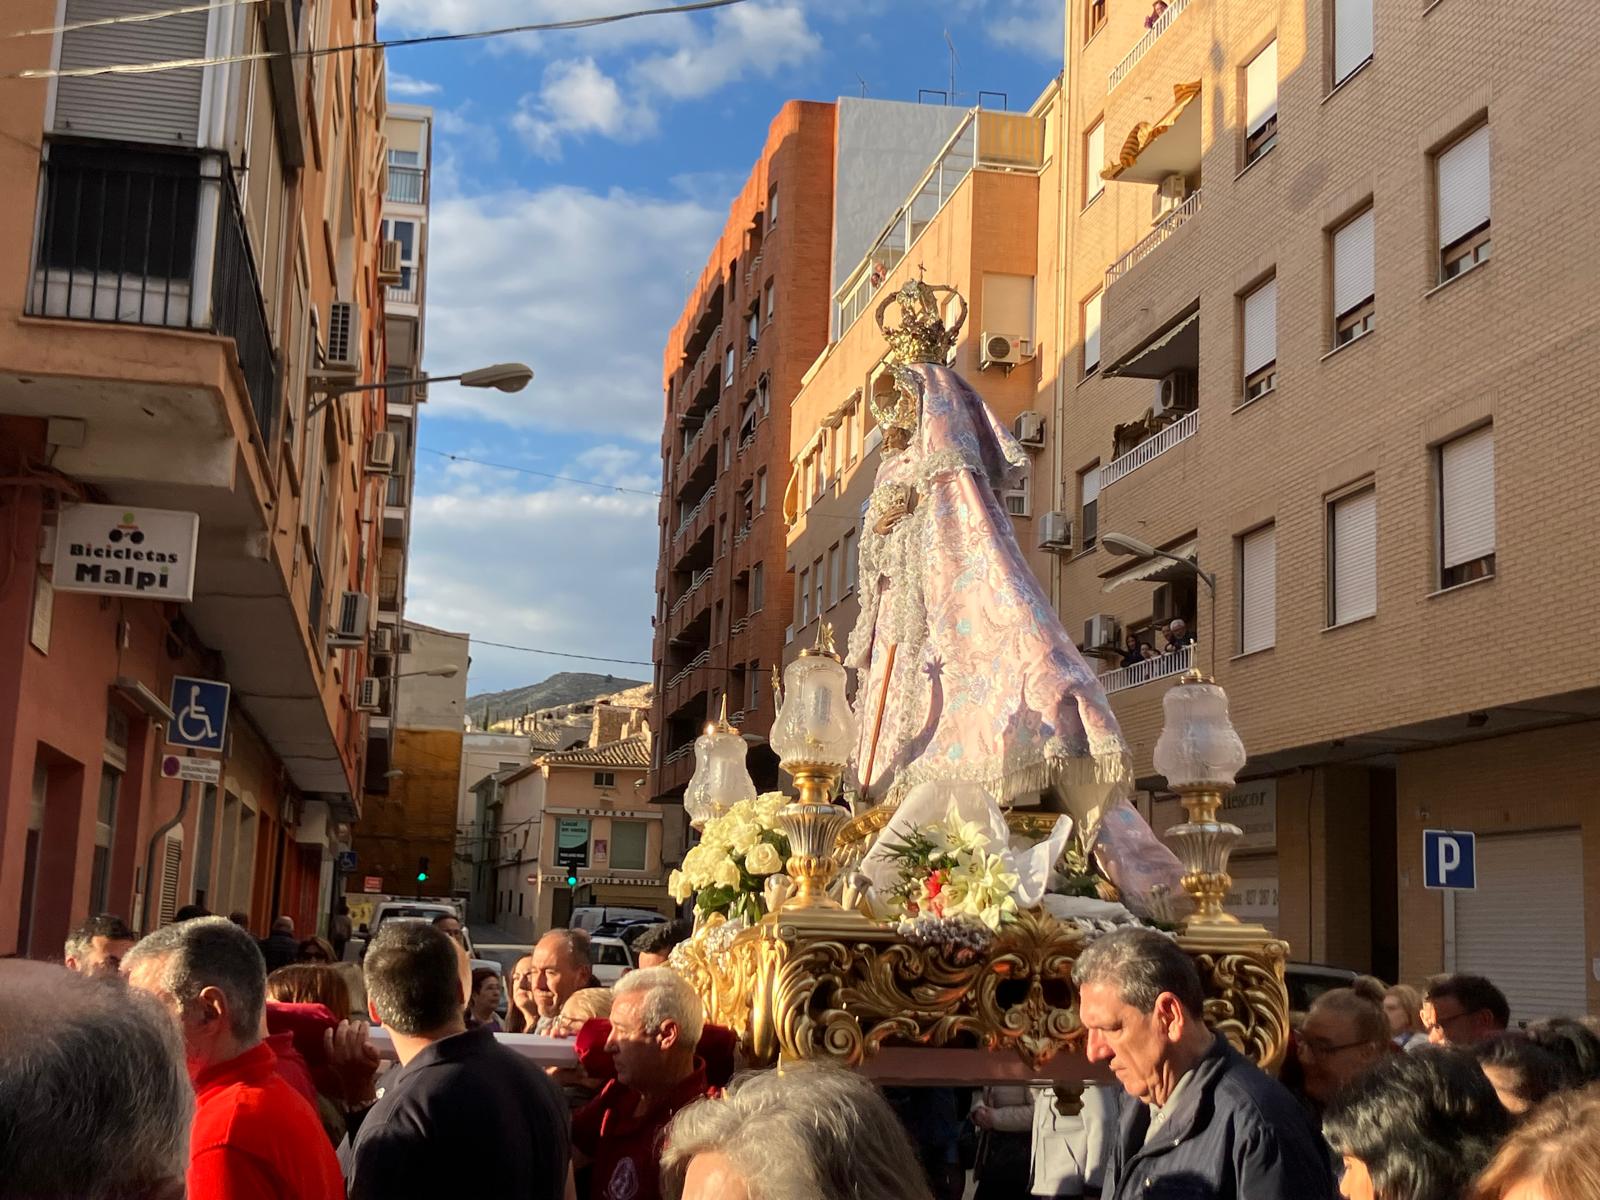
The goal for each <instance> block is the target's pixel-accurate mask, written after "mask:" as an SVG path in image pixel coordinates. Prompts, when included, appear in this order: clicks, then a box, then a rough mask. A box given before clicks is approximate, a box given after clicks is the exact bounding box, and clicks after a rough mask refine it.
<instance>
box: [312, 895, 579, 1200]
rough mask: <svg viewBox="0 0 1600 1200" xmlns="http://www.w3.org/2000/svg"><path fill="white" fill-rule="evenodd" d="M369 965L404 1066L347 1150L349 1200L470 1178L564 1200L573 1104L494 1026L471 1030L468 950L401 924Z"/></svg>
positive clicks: (482, 1186)
mask: <svg viewBox="0 0 1600 1200" xmlns="http://www.w3.org/2000/svg"><path fill="white" fill-rule="evenodd" d="M363 969H364V973H365V976H366V985H367V1004H368V1007H369V1008H370V1010H371V1013H372V1017H373V1019H374V1020H377V1021H382V1022H383V1024H384V1025H385V1026H387V1027H388V1029H389V1033H390V1036H391V1037H393V1039H394V1046H395V1051H396V1054H397V1055H398V1057H399V1059H400V1064H401V1065H400V1069H399V1070H398V1071H396V1072H394V1073H393V1074H391V1075H390V1076H388V1077H387V1081H386V1087H385V1091H384V1095H383V1099H381V1100H379V1101H378V1102H377V1103H376V1104H374V1105H373V1106H372V1107H371V1108H370V1109H369V1110H368V1111H367V1112H366V1114H365V1117H364V1119H362V1120H361V1121H360V1122H359V1128H358V1129H353V1131H352V1133H351V1135H350V1137H348V1138H347V1139H345V1142H344V1144H343V1145H341V1146H340V1147H339V1162H340V1165H341V1166H342V1167H343V1168H344V1177H345V1182H346V1183H347V1184H348V1185H349V1189H350V1198H349V1200H405V1198H407V1197H412V1196H415V1197H418V1198H419V1200H421V1198H426V1200H438V1197H440V1196H445V1195H453V1194H455V1192H456V1191H458V1190H459V1189H460V1188H461V1187H462V1186H464V1185H467V1184H468V1183H469V1182H470V1186H471V1187H472V1188H473V1190H474V1191H482V1192H483V1193H484V1194H486V1195H491V1196H517V1197H528V1198H531V1200H561V1198H562V1197H563V1195H564V1194H565V1191H566V1183H567V1171H568V1163H569V1157H570V1154H569V1140H568V1130H567V1106H566V1102H565V1101H564V1100H563V1099H562V1097H561V1092H560V1090H559V1089H557V1087H556V1086H555V1084H553V1083H551V1082H550V1080H549V1079H548V1078H546V1076H545V1074H544V1072H543V1071H541V1070H539V1068H538V1067H536V1066H534V1065H533V1064H532V1063H530V1062H528V1061H527V1060H526V1059H523V1058H521V1057H519V1056H518V1055H516V1054H515V1053H513V1052H512V1051H510V1050H507V1049H506V1048H505V1047H503V1046H501V1045H499V1044H497V1043H496V1042H495V1040H494V1033H493V1032H492V1031H491V1030H489V1029H487V1028H481V1029H474V1030H471V1031H468V1030H467V1028H466V1022H465V1011H466V1003H467V997H468V996H469V995H471V993H472V971H471V964H470V963H469V962H468V960H467V956H466V953H465V951H463V950H462V949H461V947H460V946H459V945H458V944H457V943H456V942H454V941H452V940H451V939H450V937H449V936H448V935H446V934H445V933H443V932H442V931H441V930H439V929H437V928H435V927H434V926H432V925H426V924H423V923H422V922H420V921H404V922H401V921H391V922H387V923H386V924H385V925H384V926H383V928H382V929H380V930H379V931H378V934H377V936H376V937H374V938H373V939H372V944H371V945H370V946H369V947H368V948H367V956H366V959H365V961H364V963H363ZM352 1124H354V1119H352Z"/></svg>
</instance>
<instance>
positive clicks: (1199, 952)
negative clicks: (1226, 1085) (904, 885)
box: [673, 911, 1289, 1083]
mask: <svg viewBox="0 0 1600 1200" xmlns="http://www.w3.org/2000/svg"><path fill="white" fill-rule="evenodd" d="M829 918H835V919H837V921H838V922H839V924H838V926H837V927H836V928H831V929H830V928H828V927H826V924H825V923H826V921H827V920H828V919H829ZM846 922H848V924H846ZM1240 928H1243V927H1240ZM1260 933H1261V935H1262V936H1260V937H1259V938H1256V939H1255V940H1251V941H1246V940H1243V939H1240V938H1236V937H1235V936H1234V935H1233V934H1232V933H1231V932H1230V933H1229V934H1228V935H1226V936H1213V932H1212V931H1204V932H1200V931H1197V932H1196V933H1194V934H1192V935H1191V934H1185V935H1183V936H1182V937H1180V938H1179V944H1180V945H1181V946H1183V948H1184V949H1185V950H1186V951H1188V952H1189V953H1190V954H1191V955H1193V956H1194V959H1195V965H1196V966H1197V967H1198V968H1199V970H1200V977H1201V980H1202V981H1203V983H1204V984H1205V989H1206V1020H1207V1022H1208V1023H1209V1024H1210V1025H1211V1026H1212V1027H1213V1028H1215V1029H1217V1030H1218V1031H1219V1032H1221V1033H1222V1034H1224V1035H1225V1036H1226V1037H1227V1038H1228V1039H1229V1041H1231V1042H1232V1043H1233V1044H1234V1046H1235V1047H1237V1048H1238V1049H1239V1050H1240V1051H1241V1052H1242V1053H1244V1054H1246V1055H1248V1056H1249V1057H1250V1058H1252V1059H1254V1060H1255V1061H1256V1062H1258V1063H1261V1064H1262V1065H1263V1066H1265V1067H1268V1068H1269V1069H1270V1068H1274V1067H1276V1066H1277V1065H1278V1063H1279V1062H1281V1061H1282V1058H1283V1055H1284V1051H1285V1049H1286V1047H1287V1044H1288V1033H1289V1011H1288V1009H1289V998H1288V993H1287V991H1286V990H1285V988H1284V962H1285V959H1286V957H1287V953H1288V947H1287V946H1286V945H1285V944H1284V943H1283V942H1280V941H1276V940H1274V939H1273V938H1271V937H1270V936H1268V935H1266V931H1265V930H1261V931H1260ZM724 943H725V944H724ZM1084 945H1085V940H1084V933H1083V931H1082V929H1081V928H1080V927H1079V926H1077V925H1075V924H1072V923H1069V922H1063V921H1059V920H1057V919H1056V918H1054V917H1052V916H1050V915H1048V914H1046V913H1044V912H1040V911H1032V912H1027V913H1024V914H1023V915H1022V917H1021V918H1020V919H1019V920H1017V921H1015V922H1014V923H1012V924H1010V925H1008V926H1007V927H1006V928H1005V929H1004V930H1002V931H1001V933H1000V934H999V935H998V937H997V938H996V940H995V941H994V943H993V944H992V945H991V946H990V947H989V948H988V950H987V952H986V953H984V954H982V955H981V956H974V955H971V954H970V952H969V953H968V954H967V955H966V956H963V955H961V954H955V953H952V952H950V951H949V950H947V949H945V948H942V947H935V946H917V945H912V944H910V943H908V942H907V941H906V940H905V939H904V938H902V937H901V936H900V935H899V934H898V933H896V932H895V931H894V930H893V929H891V928H888V927H886V926H881V925H877V924H875V923H873V922H871V921H867V920H865V919H864V918H860V917H859V916H858V915H856V914H848V913H839V912H832V913H829V914H827V915H826V916H825V915H824V914H823V913H806V914H793V917H791V914H789V913H783V914H780V915H779V916H778V917H777V918H772V917H769V918H767V919H766V920H765V921H763V922H762V923H761V924H759V925H757V926H755V927H753V928H750V929H745V930H743V931H741V932H739V933H738V934H737V935H736V936H733V937H732V938H731V939H729V938H728V936H727V931H726V930H725V929H724V930H720V931H719V929H718V928H717V927H715V926H708V927H706V928H703V929H701V930H699V931H698V932H697V933H696V935H695V937H694V938H693V939H692V940H691V941H690V942H688V943H685V944H684V945H682V946H680V947H679V948H678V950H677V951H676V952H675V954H674V957H673V961H674V963H675V965H677V966H678V967H679V969H681V970H683V971H684V972H685V973H686V975H687V976H688V977H689V979H690V981H691V982H692V983H693V984H694V986H695V988H696V990H697V991H698V992H699V993H700V996H701V998H702V1000H703V1001H704V1002H705V1005H706V1017H707V1019H708V1020H711V1021H714V1022H716V1023H717V1024H720V1025H725V1026H727V1027H729V1028H731V1029H732V1030H734V1032H735V1033H737V1034H738V1036H739V1039H740V1042H741V1043H742V1045H743V1050H744V1054H745V1056H746V1059H747V1061H748V1062H749V1064H750V1065H752V1066H770V1065H773V1064H774V1063H777V1062H779V1061H792V1060H796V1059H830V1060H833V1061H836V1062H838V1063H841V1064H843V1065H845V1066H850V1067H861V1066H863V1065H864V1064H867V1063H868V1060H870V1059H871V1058H872V1057H873V1056H874V1055H876V1054H877V1053H878V1051H879V1050H880V1049H882V1048H884V1047H887V1046H904V1047H927V1048H930V1049H931V1050H936V1049H940V1048H955V1047H965V1048H968V1049H979V1050H988V1051H1004V1050H1011V1051H1013V1052H1014V1053H1015V1054H1016V1055H1017V1056H1018V1057H1019V1058H1020V1059H1021V1061H1022V1064H1023V1067H1024V1069H1025V1071H1027V1072H1030V1073H1037V1074H1039V1075H1040V1076H1043V1075H1045V1074H1047V1073H1048V1065H1049V1064H1050V1061H1051V1060H1052V1059H1053V1058H1055V1057H1056V1056H1057V1055H1058V1054H1061V1053H1062V1052H1063V1051H1068V1052H1076V1051H1079V1050H1080V1049H1081V1043H1082V1041H1083V1039H1084V1030H1083V1026H1082V1024H1081V1023H1080V1021H1079V1020H1078V1013H1077V993H1076V990H1075V989H1074V988H1073V986H1072V968H1073V965H1074V964H1075V963H1076V961H1077V957H1078V954H1079V952H1080V951H1081V950H1082V949H1083V946H1084ZM1001 1061H1003V1060H1001ZM1015 1077H1016V1071H1015V1068H1014V1067H1013V1068H1009V1069H1008V1070H1007V1071H1006V1072H1005V1078H1008V1079H1014V1078H1015ZM972 1082H974V1083H981V1082H986V1081H985V1080H983V1079H978V1078H975V1079H973V1080H972Z"/></svg>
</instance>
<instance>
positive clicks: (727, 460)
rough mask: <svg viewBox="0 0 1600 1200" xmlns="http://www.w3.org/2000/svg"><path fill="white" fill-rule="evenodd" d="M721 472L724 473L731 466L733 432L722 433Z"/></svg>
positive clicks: (727, 430)
mask: <svg viewBox="0 0 1600 1200" xmlns="http://www.w3.org/2000/svg"><path fill="white" fill-rule="evenodd" d="M721 464H722V470H724V471H726V470H727V469H728V468H729V467H731V466H732V465H733V430H731V429H724V430H723V431H722V459H721Z"/></svg>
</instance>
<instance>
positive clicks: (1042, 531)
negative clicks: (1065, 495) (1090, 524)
mask: <svg viewBox="0 0 1600 1200" xmlns="http://www.w3.org/2000/svg"><path fill="white" fill-rule="evenodd" d="M1039 545H1040V547H1041V548H1042V549H1045V550H1071V549H1072V517H1071V516H1070V515H1069V514H1068V513H1065V512H1063V511H1061V510H1060V509H1056V510H1055V511H1053V512H1047V513H1045V514H1044V515H1043V516H1041V517H1040V518H1039Z"/></svg>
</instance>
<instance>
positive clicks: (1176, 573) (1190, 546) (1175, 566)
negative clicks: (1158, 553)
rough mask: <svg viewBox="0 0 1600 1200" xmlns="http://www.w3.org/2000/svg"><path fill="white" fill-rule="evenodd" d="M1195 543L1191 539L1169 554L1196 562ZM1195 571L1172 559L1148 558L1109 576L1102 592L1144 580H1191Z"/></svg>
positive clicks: (1160, 581) (1156, 581) (1163, 581)
mask: <svg viewBox="0 0 1600 1200" xmlns="http://www.w3.org/2000/svg"><path fill="white" fill-rule="evenodd" d="M1195 549H1196V547H1195V542H1194V539H1193V538H1191V539H1189V540H1188V541H1187V542H1184V543H1183V544H1182V545H1181V546H1174V547H1173V548H1172V550H1171V551H1170V552H1169V553H1172V554H1176V555H1177V556H1178V557H1179V558H1182V559H1187V560H1188V561H1189V562H1191V563H1193V562H1194V561H1195ZM1193 577H1194V570H1193V569H1192V568H1190V567H1186V566H1184V565H1183V564H1182V563H1175V562H1173V561H1172V560H1171V559H1170V558H1147V559H1145V560H1144V561H1143V562H1139V563H1134V564H1133V566H1131V567H1124V568H1123V569H1122V570H1120V571H1118V572H1117V573H1116V574H1115V575H1111V576H1108V577H1107V578H1106V581H1105V583H1104V584H1103V585H1102V586H1101V588H1100V590H1101V591H1102V592H1109V591H1111V590H1112V589H1113V588H1119V587H1121V586H1122V585H1123V584H1125V583H1134V582H1136V581H1140V580H1143V581H1144V582H1146V583H1171V582H1173V581H1174V580H1176V579H1191V578H1193Z"/></svg>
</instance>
